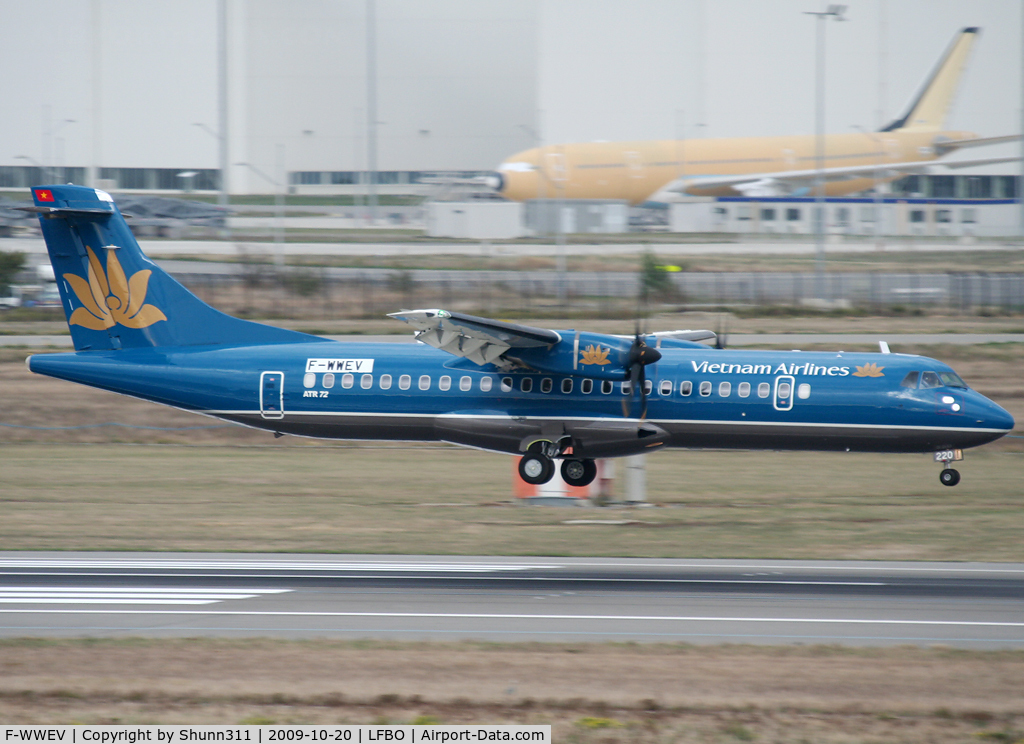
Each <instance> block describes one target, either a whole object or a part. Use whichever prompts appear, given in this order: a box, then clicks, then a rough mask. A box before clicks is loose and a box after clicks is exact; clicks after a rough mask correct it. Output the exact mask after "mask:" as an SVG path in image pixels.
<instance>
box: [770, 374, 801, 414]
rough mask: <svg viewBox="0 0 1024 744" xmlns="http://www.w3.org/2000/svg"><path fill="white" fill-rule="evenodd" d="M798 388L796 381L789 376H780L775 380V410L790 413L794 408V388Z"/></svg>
mask: <svg viewBox="0 0 1024 744" xmlns="http://www.w3.org/2000/svg"><path fill="white" fill-rule="evenodd" d="M795 387H796V380H794V379H793V378H792V377H790V376H789V375H779V376H778V377H776V378H775V399H774V404H775V410H776V411H789V410H792V408H793V395H794V394H795V392H796V391H795V390H794V388H795Z"/></svg>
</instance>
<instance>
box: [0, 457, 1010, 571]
mask: <svg viewBox="0 0 1024 744" xmlns="http://www.w3.org/2000/svg"><path fill="white" fill-rule="evenodd" d="M0 459H2V460H3V463H4V464H3V468H2V471H0V493H2V496H0V506H2V509H3V514H4V519H3V520H2V521H0V546H3V548H4V549H7V550H167V551H178V550H188V551H257V552H264V551H266V552H279V551H284V552H327V553H331V552H346V553H425V554H460V555H481V554H498V555H551V554H557V555H574V556H588V555H601V556H664V557H707V558H714V557H727V556H728V557H749V558H759V557H777V558H822V559H824V558H835V559H841V558H846V559H878V560H882V559H903V560H995V561H1002V560H1007V561H1020V560H1024V543H1022V542H1021V540H1020V535H1021V534H1024V510H1022V509H1021V506H1022V505H1024V497H1022V495H1021V488H1020V470H1021V456H1020V455H1019V454H1016V453H1000V452H991V453H986V452H982V453H979V454H977V455H971V458H970V459H969V460H968V461H967V463H966V464H965V466H964V467H963V468H962V472H963V473H964V482H963V483H962V484H961V485H960V486H959V487H958V488H957V489H956V490H955V491H953V490H951V489H946V488H944V487H942V486H941V485H940V484H939V482H938V477H937V471H936V468H935V466H934V464H933V463H931V462H930V459H929V458H926V457H924V456H871V455H843V454H829V455H814V454H803V453H791V454H770V453H722V452H710V453H663V454H660V455H658V456H654V457H652V458H650V460H649V468H648V482H649V488H648V491H649V498H650V499H651V500H652V501H655V502H657V503H658V504H659V505H660V506H661V508H650V509H642V510H641V509H637V510H631V512H630V513H629V514H628V515H627V514H622V513H621V512H616V511H613V512H611V513H610V514H608V515H607V516H606V517H598V518H599V519H601V518H604V519H608V520H616V521H622V520H623V518H624V517H625V518H626V519H625V521H626V522H627V523H625V524H614V525H612V524H583V525H581V524H567V523H566V521H567V520H571V519H572V518H573V517H576V518H579V517H580V516H582V515H581V514H579V513H578V512H576V510H569V511H567V510H564V509H543V508H527V507H522V506H517V505H513V504H512V500H511V499H510V498H509V495H510V490H511V483H510V477H511V472H512V466H513V459H512V458H511V457H507V456H499V455H489V454H484V453H478V452H472V451H465V450H456V449H454V448H448V447H435V448H426V447H410V448H399V447H391V448H362V447H310V446H298V447H284V446H281V445H278V446H267V447H224V446H213V445H210V446H180V445H130V444H94V445H65V444H50V445H46V444H21V445H18V444H13V445H5V446H2V447H0ZM823 472H827V473H829V477H828V479H827V480H825V481H823V479H822V478H821V473H823ZM413 474H414V475H413ZM439 502H443V504H448V505H450V506H445V505H438V503H439ZM591 516H592V517H593V516H596V515H591Z"/></svg>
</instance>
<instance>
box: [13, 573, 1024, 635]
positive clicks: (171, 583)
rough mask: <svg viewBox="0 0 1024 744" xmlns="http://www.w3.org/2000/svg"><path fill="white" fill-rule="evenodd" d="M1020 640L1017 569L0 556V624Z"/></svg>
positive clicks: (223, 631)
mask: <svg viewBox="0 0 1024 744" xmlns="http://www.w3.org/2000/svg"><path fill="white" fill-rule="evenodd" d="M132 635H134V636H139V635H142V636H157V637H166V636H234V637H239V636H273V637H281V638H311V637H332V638H392V639H401V640H426V639H429V640H458V639H480V640H489V641H572V642H580V641H642V642H653V641H658V642H679V641H684V642H691V643H718V642H730V643H771V644H778V643H839V644H848V645H889V644H907V643H909V644H920V645H928V644H947V645H951V646H958V647H973V648H1024V564H952V563H947V564H934V563H868V562H863V563H855V562H831V561H749V560H746V561H733V560H720V561H715V560H662V559H617V558H592V559H588V558H575V559H569V558H518V557H451V556H355V555H351V556H325V555H242V554H218V555H215V554H209V555H204V554H164V553H159V554H146V553H134V554H132V553H46V554H44V553H0V636H6V637H18V636H132Z"/></svg>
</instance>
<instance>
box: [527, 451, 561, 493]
mask: <svg viewBox="0 0 1024 744" xmlns="http://www.w3.org/2000/svg"><path fill="white" fill-rule="evenodd" d="M554 474H555V463H553V462H551V458H549V457H545V456H544V455H538V454H534V453H532V452H530V453H527V454H525V455H523V456H522V458H521V459H520V460H519V477H520V478H522V479H523V480H524V481H526V482H527V483H529V484H530V485H531V486H539V485H540V484H541V483H547V482H548V481H549V480H551V476H553V475H554Z"/></svg>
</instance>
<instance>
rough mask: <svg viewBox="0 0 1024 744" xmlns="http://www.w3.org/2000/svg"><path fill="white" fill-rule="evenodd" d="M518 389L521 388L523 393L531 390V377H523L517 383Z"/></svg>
mask: <svg viewBox="0 0 1024 744" xmlns="http://www.w3.org/2000/svg"><path fill="white" fill-rule="evenodd" d="M519 389H520V390H522V391H523V392H524V393H528V392H530V391H531V390H533V378H532V377H524V378H523V379H522V381H521V382H520V383H519Z"/></svg>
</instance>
